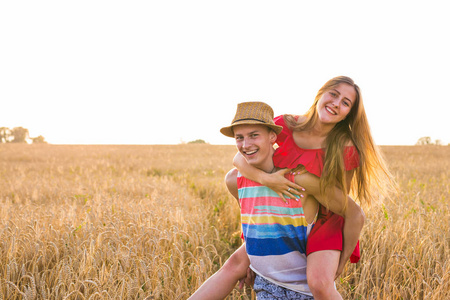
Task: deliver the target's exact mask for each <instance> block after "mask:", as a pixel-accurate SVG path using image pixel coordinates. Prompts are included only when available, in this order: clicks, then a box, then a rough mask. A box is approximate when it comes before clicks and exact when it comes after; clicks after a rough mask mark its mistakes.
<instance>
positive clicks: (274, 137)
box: [269, 130, 277, 145]
mask: <svg viewBox="0 0 450 300" xmlns="http://www.w3.org/2000/svg"><path fill="white" fill-rule="evenodd" d="M269 137H270V143H271V144H272V145H273V144H275V142H276V141H277V134H276V133H275V131H273V130H271V131H270V136H269Z"/></svg>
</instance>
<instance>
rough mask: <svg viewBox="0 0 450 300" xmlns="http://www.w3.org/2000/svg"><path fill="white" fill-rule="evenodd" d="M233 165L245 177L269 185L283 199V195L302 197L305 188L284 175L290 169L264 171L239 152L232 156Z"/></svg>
mask: <svg viewBox="0 0 450 300" xmlns="http://www.w3.org/2000/svg"><path fill="white" fill-rule="evenodd" d="M233 165H234V166H235V167H236V168H237V169H238V170H239V172H241V174H242V175H243V176H244V177H245V178H248V179H251V180H253V181H256V182H259V183H260V184H262V185H264V186H267V187H269V188H270V189H272V190H273V191H275V193H277V194H278V196H279V197H280V198H282V199H283V200H284V201H286V199H285V196H287V197H288V198H291V199H295V198H296V197H295V196H294V195H297V196H300V197H303V195H302V192H303V191H304V190H305V189H304V188H303V187H301V186H300V185H298V184H296V183H294V182H292V181H290V180H288V179H286V178H285V177H284V175H285V174H286V173H288V172H289V171H290V169H281V170H279V171H277V172H275V173H266V172H264V171H263V170H260V169H258V168H255V167H254V166H252V165H250V164H249V163H248V162H247V160H246V159H245V158H244V157H243V156H242V154H241V153H239V152H238V153H237V154H236V155H235V156H234V159H233Z"/></svg>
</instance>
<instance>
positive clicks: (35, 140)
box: [31, 135, 47, 144]
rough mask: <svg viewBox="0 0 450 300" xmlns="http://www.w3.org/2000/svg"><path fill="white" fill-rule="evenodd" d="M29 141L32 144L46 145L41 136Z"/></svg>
mask: <svg viewBox="0 0 450 300" xmlns="http://www.w3.org/2000/svg"><path fill="white" fill-rule="evenodd" d="M31 141H32V143H33V144H47V142H46V141H45V138H44V137H43V136H42V135H40V136H38V137H35V138H31Z"/></svg>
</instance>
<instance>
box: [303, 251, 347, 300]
mask: <svg viewBox="0 0 450 300" xmlns="http://www.w3.org/2000/svg"><path fill="white" fill-rule="evenodd" d="M340 256H341V251H338V250H323V251H317V252H313V253H311V254H309V255H308V256H307V259H306V263H307V266H306V278H307V280H308V286H309V289H310V290H311V292H312V294H313V295H314V299H315V300H321V299H327V300H328V299H333V300H334V299H340V300H341V299H342V297H341V295H340V294H339V292H338V291H337V290H336V288H335V286H334V278H335V276H336V270H337V268H338V264H339V258H340Z"/></svg>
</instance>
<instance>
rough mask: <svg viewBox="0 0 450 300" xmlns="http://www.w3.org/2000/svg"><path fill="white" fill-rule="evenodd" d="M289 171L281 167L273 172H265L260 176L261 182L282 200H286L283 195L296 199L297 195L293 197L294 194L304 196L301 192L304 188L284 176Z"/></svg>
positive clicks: (289, 170)
mask: <svg viewBox="0 0 450 300" xmlns="http://www.w3.org/2000/svg"><path fill="white" fill-rule="evenodd" d="M289 172H291V169H281V170H279V171H277V172H275V173H270V174H269V173H267V174H266V175H265V176H264V177H263V178H262V180H261V181H262V182H261V184H262V185H265V186H267V187H268V188H270V189H272V190H273V191H275V193H277V194H278V196H280V198H281V199H283V200H284V202H287V200H286V198H285V197H287V198H289V199H297V198H298V197H295V195H297V196H299V197H304V193H303V192H304V191H305V189H304V188H303V187H301V186H300V185H298V184H296V183H295V182H292V181H290V180H288V179H287V178H286V177H284V175H285V174H287V173H289Z"/></svg>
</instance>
